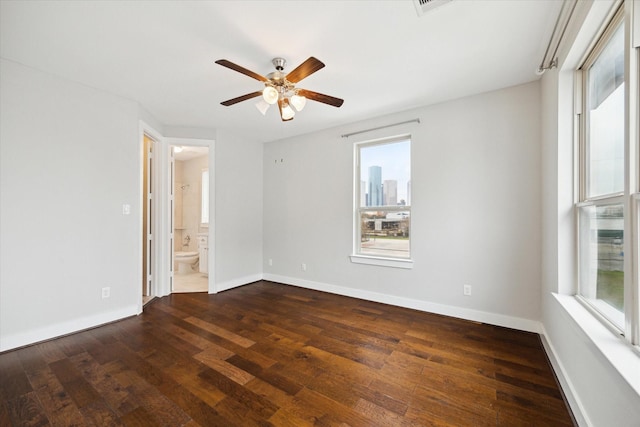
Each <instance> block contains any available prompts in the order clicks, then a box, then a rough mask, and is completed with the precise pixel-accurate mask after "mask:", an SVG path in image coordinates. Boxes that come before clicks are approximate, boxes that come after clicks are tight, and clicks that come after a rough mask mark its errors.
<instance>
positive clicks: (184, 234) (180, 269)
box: [169, 145, 209, 293]
mask: <svg viewBox="0 0 640 427" xmlns="http://www.w3.org/2000/svg"><path fill="white" fill-rule="evenodd" d="M170 148H171V150H170V152H171V158H170V161H169V163H170V176H171V191H170V197H169V203H170V210H171V213H172V214H171V222H170V223H171V230H170V236H169V237H170V244H171V248H172V256H171V269H170V283H171V292H172V293H184V292H207V291H208V290H209V278H208V274H209V271H208V266H209V263H208V252H209V176H208V174H209V148H208V147H205V146H191V145H171V146H170Z"/></svg>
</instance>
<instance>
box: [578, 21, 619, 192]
mask: <svg viewBox="0 0 640 427" xmlns="http://www.w3.org/2000/svg"><path fill="white" fill-rule="evenodd" d="M587 85H588V86H587V91H588V97H587V99H588V101H587V103H588V105H587V111H588V114H589V120H588V123H589V129H588V149H587V154H588V159H589V160H588V169H587V173H588V176H587V197H595V196H601V195H605V194H612V193H618V192H622V191H623V190H624V31H623V26H622V25H620V26H619V27H618V29H617V30H616V31H615V33H614V34H613V36H612V37H611V39H610V40H609V41H608V43H607V44H606V46H605V47H604V49H603V51H602V52H601V54H600V55H599V56H598V58H597V59H596V61H595V62H594V63H593V65H592V66H591V67H590V68H589V71H588V77H587Z"/></svg>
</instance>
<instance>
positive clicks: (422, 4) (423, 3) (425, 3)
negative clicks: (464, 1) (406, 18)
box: [413, 0, 451, 16]
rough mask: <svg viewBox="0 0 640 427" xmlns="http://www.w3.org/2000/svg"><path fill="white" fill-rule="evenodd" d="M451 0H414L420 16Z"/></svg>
mask: <svg viewBox="0 0 640 427" xmlns="http://www.w3.org/2000/svg"><path fill="white" fill-rule="evenodd" d="M450 1H451V0H413V4H415V6H416V11H417V12H418V16H421V15H424V14H425V13H427V12H428V11H430V10H432V9H435V8H436V7H438V6H442V5H443V4H447V3H449V2H450Z"/></svg>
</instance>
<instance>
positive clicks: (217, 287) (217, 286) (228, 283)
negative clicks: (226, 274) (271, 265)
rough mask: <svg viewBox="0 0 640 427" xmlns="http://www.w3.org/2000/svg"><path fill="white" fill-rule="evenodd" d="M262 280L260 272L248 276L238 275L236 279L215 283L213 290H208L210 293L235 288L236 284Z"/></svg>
mask: <svg viewBox="0 0 640 427" xmlns="http://www.w3.org/2000/svg"><path fill="white" fill-rule="evenodd" d="M259 280H262V274H261V273H258V274H251V275H249V276H244V277H238V278H237V279H232V280H227V281H226V282H222V283H216V284H215V290H214V291H213V292H211V291H210V292H209V293H210V294H211V293H212V294H215V293H217V292H222V291H226V290H229V289H233V288H237V287H238V286H244V285H246V284H249V283H253V282H257V281H259Z"/></svg>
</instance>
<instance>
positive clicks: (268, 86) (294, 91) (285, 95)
mask: <svg viewBox="0 0 640 427" xmlns="http://www.w3.org/2000/svg"><path fill="white" fill-rule="evenodd" d="M271 62H272V63H273V65H274V66H275V67H276V71H274V72H272V73H269V74H267V76H266V77H265V76H262V75H260V74H258V73H254V72H253V71H251V70H247V69H246V68H244V67H241V66H239V65H237V64H234V63H233V62H231V61H227V60H226V59H219V60H217V61H216V64H219V65H222V66H223V67H227V68H230V69H232V70H234V71H237V72H239V73H242V74H244V75H246V76H249V77H251V78H254V79H256V80H259V81H261V82H263V83H264V89H263V90H261V91H257V92H251V93H248V94H246V95H242V96H238V97H237V98H232V99H229V100H227V101H223V102H221V104H222V105H224V106H225V107H228V106H230V105H233V104H237V103H238V102H242V101H246V100H248V99H252V98H256V97H258V96H260V95H262V98H263V100H264V102H266V104H264V102H259V103H258V104H257V105H256V106H257V107H258V109H259V110H260V111H261V112H262V114H265V113H266V111H267V108H269V105H272V104H275V103H277V104H278V109H279V110H280V118H281V119H282V121H283V122H286V121H289V120H293V116H294V115H295V111H294V109H293V108H292V106H293V107H294V108H295V109H296V110H298V111H301V110H302V109H303V108H304V106H305V104H306V102H307V99H310V100H312V101H317V102H322V103H323V104H328V105H332V106H334V107H340V106H341V105H342V103H343V102H344V100H342V99H340V98H335V97H333V96H329V95H324V94H322V93H318V92H313V91H310V90H306V89H301V88H297V87H296V86H295V84H296V83H298V82H299V81H300V80H302V79H304V78H305V77H308V76H310V75H311V74H313V73H315V72H316V71H318V70H320V69H321V68H323V67H324V63H322V61H319V60H318V59H316V58H314V57H313V56H312V57H310V58H309V59H307V60H306V61H304V62H303V63H302V64H300V65H298V67H296V68H294V69H293V70H292V71H290V72H288V73H285V72H284V66H285V65H286V61H285V60H284V59H283V58H274V59H273V60H272V61H271Z"/></svg>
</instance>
